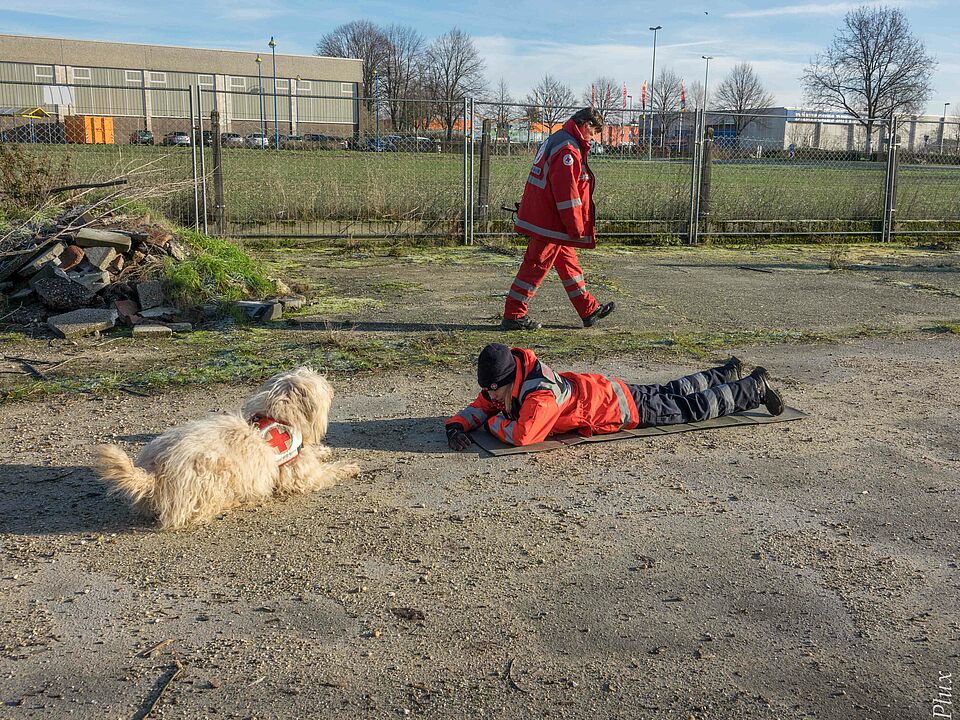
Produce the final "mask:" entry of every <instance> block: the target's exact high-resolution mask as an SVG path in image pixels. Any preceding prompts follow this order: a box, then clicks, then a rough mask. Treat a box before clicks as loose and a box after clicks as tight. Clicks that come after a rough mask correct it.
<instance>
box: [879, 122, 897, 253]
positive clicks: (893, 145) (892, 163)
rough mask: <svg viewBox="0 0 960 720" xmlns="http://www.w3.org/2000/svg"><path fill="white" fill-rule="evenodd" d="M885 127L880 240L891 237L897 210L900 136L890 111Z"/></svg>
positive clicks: (889, 239)
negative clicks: (885, 141) (884, 167)
mask: <svg viewBox="0 0 960 720" xmlns="http://www.w3.org/2000/svg"><path fill="white" fill-rule="evenodd" d="M889 123H890V125H889V127H888V128H887V170H886V173H885V176H884V191H883V227H882V229H881V231H880V240H881V242H890V241H891V240H892V239H893V236H894V233H895V230H894V217H895V213H896V211H897V151H898V148H899V147H900V138H899V137H898V131H897V118H896V117H895V116H894V115H893V114H892V113H891V114H890V120H889Z"/></svg>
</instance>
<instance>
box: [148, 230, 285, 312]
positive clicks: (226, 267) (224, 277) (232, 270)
mask: <svg viewBox="0 0 960 720" xmlns="http://www.w3.org/2000/svg"><path fill="white" fill-rule="evenodd" d="M179 236H180V239H181V240H182V241H183V242H184V243H185V244H186V245H187V246H189V248H190V256H189V257H188V258H187V259H186V260H184V261H183V262H178V261H176V260H174V259H173V258H168V259H167V261H166V263H165V265H164V275H165V276H166V279H167V282H168V284H169V292H170V296H171V298H172V299H173V300H174V301H175V302H177V303H178V304H180V305H195V304H198V303H202V302H207V301H210V300H242V299H243V298H249V297H264V296H266V295H270V294H272V293H275V292H276V283H275V282H274V281H273V280H271V279H270V278H268V277H267V276H266V275H264V274H263V272H262V271H261V270H260V268H259V267H258V265H257V263H256V262H255V261H254V260H253V258H251V257H250V256H249V255H247V254H245V253H244V252H243V250H241V249H240V248H239V247H237V246H236V245H235V244H234V243H232V242H230V241H229V240H224V239H221V238H214V237H210V236H208V235H204V234H203V233H200V232H197V231H195V230H181V231H179Z"/></svg>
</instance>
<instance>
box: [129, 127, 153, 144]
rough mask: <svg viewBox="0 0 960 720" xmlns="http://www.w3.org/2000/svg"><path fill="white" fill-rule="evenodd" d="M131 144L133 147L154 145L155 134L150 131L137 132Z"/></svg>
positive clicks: (131, 139)
mask: <svg viewBox="0 0 960 720" xmlns="http://www.w3.org/2000/svg"><path fill="white" fill-rule="evenodd" d="M130 143H131V144H132V145H153V143H154V138H153V133H152V132H150V131H149V130H137V131H136V132H134V133H133V136H132V137H131V138H130Z"/></svg>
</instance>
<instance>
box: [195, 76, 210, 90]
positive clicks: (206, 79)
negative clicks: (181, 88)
mask: <svg viewBox="0 0 960 720" xmlns="http://www.w3.org/2000/svg"><path fill="white" fill-rule="evenodd" d="M197 84H198V85H201V86H202V87H213V75H197Z"/></svg>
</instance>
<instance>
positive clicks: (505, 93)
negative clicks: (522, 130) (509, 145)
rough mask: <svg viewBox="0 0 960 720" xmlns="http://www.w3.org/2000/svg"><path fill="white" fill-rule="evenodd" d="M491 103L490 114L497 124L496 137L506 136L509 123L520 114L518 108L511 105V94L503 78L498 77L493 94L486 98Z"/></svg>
mask: <svg viewBox="0 0 960 720" xmlns="http://www.w3.org/2000/svg"><path fill="white" fill-rule="evenodd" d="M487 102H488V103H490V104H491V105H492V107H491V110H492V111H493V112H492V113H491V114H492V115H493V120H494V122H495V123H496V124H497V138H500V137H501V136H506V135H507V134H508V128H509V126H510V123H511V122H513V120H514V119H516V118H517V116H518V115H520V114H521V112H520V109H519V108H517V107H514V106H513V102H514V100H513V96H512V95H511V94H510V88H509V86H508V85H507V81H506V79H505V78H500V81H499V82H498V83H497V87H496V88H494V93H493V96H492V97H490V98H489V99H488V100H487Z"/></svg>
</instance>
